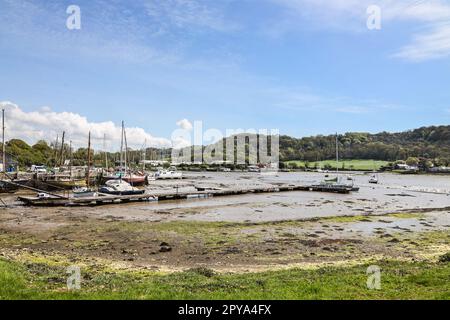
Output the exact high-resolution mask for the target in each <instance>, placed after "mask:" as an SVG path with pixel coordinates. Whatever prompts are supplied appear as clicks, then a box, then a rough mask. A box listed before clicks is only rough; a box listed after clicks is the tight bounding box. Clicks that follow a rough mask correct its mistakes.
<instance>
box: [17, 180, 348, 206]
mask: <svg viewBox="0 0 450 320" xmlns="http://www.w3.org/2000/svg"><path fill="white" fill-rule="evenodd" d="M287 191H319V192H334V193H349V192H351V191H352V187H350V186H333V185H294V184H280V185H273V186H270V187H268V186H255V187H251V188H239V189H238V188H224V189H219V190H217V189H215V190H202V191H173V192H164V191H160V192H150V191H149V192H146V193H144V194H139V195H107V194H99V195H98V196H96V197H81V198H74V197H57V196H50V197H46V198H38V197H19V198H18V200H19V201H21V202H23V203H24V204H25V205H29V206H48V207H50V206H82V205H91V206H94V205H105V204H113V203H128V202H138V201H166V200H178V199H190V198H208V197H222V196H233V195H242V194H249V193H274V192H287Z"/></svg>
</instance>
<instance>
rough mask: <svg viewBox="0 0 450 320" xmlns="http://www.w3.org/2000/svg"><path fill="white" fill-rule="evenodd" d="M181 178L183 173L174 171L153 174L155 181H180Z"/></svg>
mask: <svg viewBox="0 0 450 320" xmlns="http://www.w3.org/2000/svg"><path fill="white" fill-rule="evenodd" d="M181 178H183V173H181V172H179V171H176V170H175V169H172V168H169V169H167V170H166V169H162V170H158V171H157V172H156V173H155V179H181Z"/></svg>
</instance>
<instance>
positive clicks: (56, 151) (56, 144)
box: [54, 134, 59, 166]
mask: <svg viewBox="0 0 450 320" xmlns="http://www.w3.org/2000/svg"><path fill="white" fill-rule="evenodd" d="M58 141H59V135H58V134H56V141H55V148H54V149H55V166H57V164H58Z"/></svg>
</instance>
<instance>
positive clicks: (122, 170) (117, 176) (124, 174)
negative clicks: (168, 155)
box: [102, 121, 147, 186]
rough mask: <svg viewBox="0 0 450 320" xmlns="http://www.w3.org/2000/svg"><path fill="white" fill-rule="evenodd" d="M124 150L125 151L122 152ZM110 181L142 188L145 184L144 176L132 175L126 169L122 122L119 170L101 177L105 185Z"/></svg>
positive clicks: (126, 147)
mask: <svg viewBox="0 0 450 320" xmlns="http://www.w3.org/2000/svg"><path fill="white" fill-rule="evenodd" d="M124 149H125V150H124ZM110 180H123V181H125V182H127V183H129V184H130V185H132V186H143V185H145V184H146V182H147V177H146V175H145V174H136V173H132V172H131V170H129V168H128V143H127V135H126V131H125V123H124V122H123V121H122V136H121V142H120V166H119V170H118V171H117V172H115V173H114V174H109V175H103V177H102V182H103V183H106V182H108V181H110Z"/></svg>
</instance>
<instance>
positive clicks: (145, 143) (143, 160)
mask: <svg viewBox="0 0 450 320" xmlns="http://www.w3.org/2000/svg"><path fill="white" fill-rule="evenodd" d="M146 145H147V139H145V141H144V150H143V152H142V157H143V159H142V170H143V172H145V157H146V153H147V149H146Z"/></svg>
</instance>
